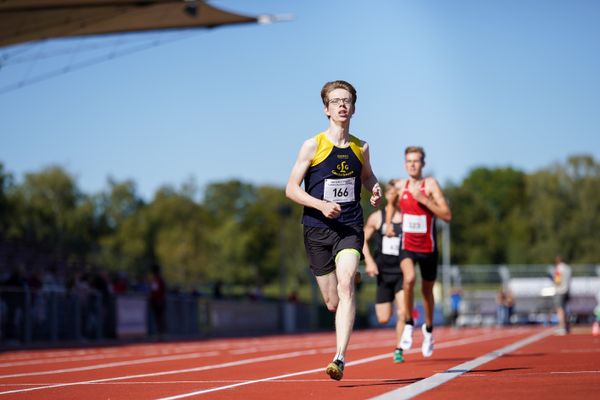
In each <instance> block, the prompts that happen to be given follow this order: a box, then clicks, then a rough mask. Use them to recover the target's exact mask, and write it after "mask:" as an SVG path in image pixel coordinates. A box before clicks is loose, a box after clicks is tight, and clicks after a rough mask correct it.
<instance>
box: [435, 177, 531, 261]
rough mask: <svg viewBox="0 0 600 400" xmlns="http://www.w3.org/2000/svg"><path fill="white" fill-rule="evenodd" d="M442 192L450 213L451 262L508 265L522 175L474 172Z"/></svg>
mask: <svg viewBox="0 0 600 400" xmlns="http://www.w3.org/2000/svg"><path fill="white" fill-rule="evenodd" d="M445 192H446V195H447V197H448V200H449V202H450V207H451V209H452V223H451V235H452V258H453V260H452V262H453V263H460V264H490V263H492V264H495V263H506V262H508V261H509V255H511V253H510V252H509V251H508V250H507V249H508V248H510V247H511V244H510V230H511V227H512V226H513V225H514V224H515V223H516V220H515V218H516V217H515V216H516V215H518V214H519V212H520V210H521V209H522V208H523V206H524V204H525V196H524V194H525V175H524V174H523V173H522V172H520V171H517V170H514V169H512V168H499V169H489V168H476V169H474V170H473V171H471V173H470V174H469V175H468V176H467V178H466V179H465V180H464V181H463V183H462V185H461V186H454V187H453V186H451V187H449V188H447V189H446V190H445ZM511 257H513V255H511Z"/></svg>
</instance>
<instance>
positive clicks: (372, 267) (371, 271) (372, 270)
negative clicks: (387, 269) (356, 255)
mask: <svg viewBox="0 0 600 400" xmlns="http://www.w3.org/2000/svg"><path fill="white" fill-rule="evenodd" d="M365 271H367V275H369V276H370V277H371V278H372V277H374V276H375V275H379V268H377V264H375V263H374V262H372V261H366V260H365Z"/></svg>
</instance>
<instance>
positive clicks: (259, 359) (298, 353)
mask: <svg viewBox="0 0 600 400" xmlns="http://www.w3.org/2000/svg"><path fill="white" fill-rule="evenodd" d="M521 333H522V331H521V330H514V331H510V332H508V333H507V332H506V331H500V332H494V333H492V334H490V335H485V336H482V335H481V334H478V335H477V336H475V337H473V338H465V339H459V340H455V341H449V342H443V343H440V344H439V345H437V348H444V347H453V346H460V345H463V344H469V343H476V342H481V341H487V340H492V339H496V338H499V337H511V336H514V335H518V334H521ZM357 346H361V344H358V345H357ZM328 351H329V352H330V349H329V348H326V349H321V350H315V349H313V350H303V351H294V352H288V353H283V354H277V355H271V356H262V357H255V358H250V359H245V360H240V361H233V362H227V363H222V364H215V365H206V366H202V367H195V368H186V369H179V370H171V371H162V372H152V373H147V374H138V375H127V376H117V377H112V378H103V379H93V380H88V381H77V382H69V383H57V384H50V385H47V386H38V387H33V388H25V389H15V390H9V391H5V392H0V395H3V394H12V393H21V392H29V391H33V390H43V389H53V388H58V387H65V386H76V385H87V384H95V383H102V382H114V381H119V380H126V379H137V378H147V377H154V376H164V375H173V374H181V373H189V372H199V371H205V370H211V369H217V368H227V367H236V366H239V365H245V364H251V363H255V362H263V361H273V360H278V359H283V358H291V357H301V356H304V355H314V354H320V353H326V352H328ZM413 352H416V350H414V349H413V350H409V351H408V352H407V353H413ZM387 357H390V355H389V352H386V353H385V354H381V355H379V356H375V357H369V358H366V359H363V360H357V361H354V362H349V363H348V364H347V365H349V366H351V365H358V364H362V363H364V362H371V361H376V360H380V359H384V358H387ZM321 370H322V368H318V369H316V371H321ZM312 372H314V371H313V370H309V371H301V372H299V373H294V374H292V375H291V376H294V375H302V374H308V373H312ZM273 379H277V377H271V378H267V379H266V380H273ZM253 383H255V382H253ZM15 385H18V384H15Z"/></svg>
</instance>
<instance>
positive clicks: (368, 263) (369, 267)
mask: <svg viewBox="0 0 600 400" xmlns="http://www.w3.org/2000/svg"><path fill="white" fill-rule="evenodd" d="M379 225H381V212H380V211H375V212H374V213H373V214H371V215H369V218H367V223H366V224H365V228H364V230H365V242H364V244H363V254H364V256H365V270H366V271H367V275H369V276H371V277H372V276H375V275H379V268H377V263H376V262H375V259H374V258H373V255H372V254H371V249H370V248H369V240H370V239H371V237H372V236H373V233H375V231H376V230H377V226H379Z"/></svg>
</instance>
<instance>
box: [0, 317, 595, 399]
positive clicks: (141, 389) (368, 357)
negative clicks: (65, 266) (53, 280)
mask: <svg viewBox="0 0 600 400" xmlns="http://www.w3.org/2000/svg"><path fill="white" fill-rule="evenodd" d="M435 337H436V348H435V352H434V354H433V356H432V357H431V358H427V359H425V358H423V356H422V355H421V352H420V342H421V336H420V334H419V333H418V332H417V333H415V346H414V348H413V349H411V350H409V351H408V352H406V353H405V358H406V362H405V363H403V364H394V363H393V362H392V350H393V348H394V345H395V343H394V342H395V340H394V331H393V330H392V329H377V330H365V331H356V332H354V334H353V335H352V338H351V342H350V347H349V350H348V353H347V364H346V371H345V376H344V379H343V380H342V381H339V382H337V381H333V380H331V379H329V378H328V377H327V376H326V375H325V373H324V368H325V366H326V365H327V364H328V363H329V361H331V358H332V356H333V354H334V352H335V339H334V334H333V332H328V333H319V334H306V335H289V336H270V337H262V338H253V339H227V340H224V339H219V340H203V341H194V342H178V343H158V344H137V345H124V346H114V347H103V348H88V349H68V350H42V351H39V350H36V351H31V350H28V351H15V352H8V353H4V354H2V355H0V400H2V399H45V400H46V399H61V400H64V399H85V400H94V399H180V398H181V399H191V398H203V399H250V400H254V399H256V400H258V399H261V400H262V399H265V400H269V399H277V400H280V399H282V398H289V399H295V398H302V399H304V398H311V399H332V398H339V399H368V398H380V399H401V398H413V397H417V398H419V399H421V398H422V399H457V398H460V399H461V400H469V399H482V398H484V399H486V400H492V399H503V400H504V399H507V398H508V399H516V400H519V399H527V400H536V399H542V398H544V399H549V398H551V399H571V398H577V399H596V398H599V397H598V396H599V393H600V337H594V336H592V334H591V328H589V327H583V328H578V329H576V330H575V331H574V332H573V333H572V334H570V335H566V336H555V335H553V331H552V330H550V329H544V328H540V327H514V328H504V329H502V328H477V329H475V328H473V329H451V328H436V330H435Z"/></svg>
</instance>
